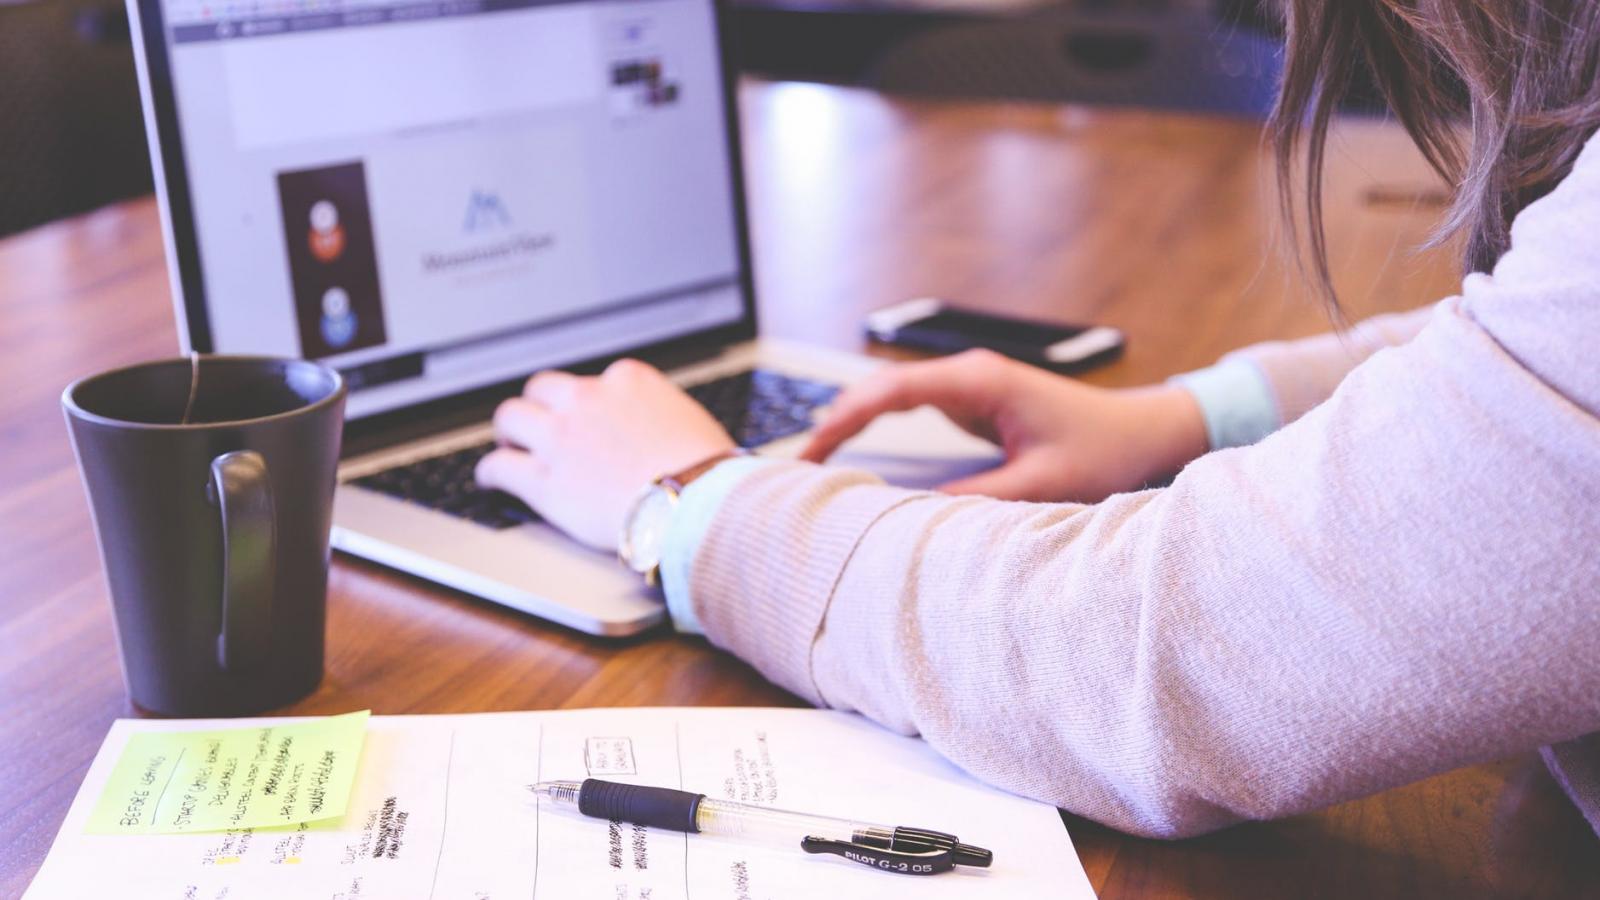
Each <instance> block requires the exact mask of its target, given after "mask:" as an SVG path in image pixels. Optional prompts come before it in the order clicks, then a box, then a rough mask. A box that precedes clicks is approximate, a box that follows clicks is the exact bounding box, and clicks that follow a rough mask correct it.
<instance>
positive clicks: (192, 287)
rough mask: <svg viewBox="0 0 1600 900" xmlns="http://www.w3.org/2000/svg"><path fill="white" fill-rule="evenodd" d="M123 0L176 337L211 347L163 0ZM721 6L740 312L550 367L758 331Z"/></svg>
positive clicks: (435, 401) (413, 412)
mask: <svg viewBox="0 0 1600 900" xmlns="http://www.w3.org/2000/svg"><path fill="white" fill-rule="evenodd" d="M577 2H582V0H577ZM127 3H128V9H129V13H130V15H132V16H133V19H134V22H135V28H134V40H135V42H136V44H137V46H136V47H135V50H136V54H135V55H136V58H137V60H138V68H139V75H140V80H141V82H142V84H141V87H142V88H143V93H144V101H145V130H146V132H147V133H148V140H149V144H150V159H151V165H152V166H153V167H154V168H155V170H156V171H155V180H156V190H157V192H158V194H159V195H160V197H159V199H160V206H161V212H162V224H163V227H164V230H165V232H166V234H165V237H166V242H167V263H168V266H169V267H170V268H172V270H173V271H172V272H171V273H170V275H171V282H172V291H173V305H174V313H175V315H176V316H177V319H178V323H177V324H178V335H179V342H180V344H182V345H183V346H182V348H181V349H182V350H183V351H184V352H190V351H194V352H199V353H214V352H216V347H215V344H214V342H213V340H212V335H211V323H210V315H209V312H208V307H207V305H206V301H207V298H206V292H205V279H204V278H203V276H202V272H203V261H202V260H201V254H200V244H199V240H198V236H197V234H196V231H195V216H194V206H193V196H192V192H191V190H190V185H189V177H188V167H187V164H186V162H185V151H184V147H183V139H182V138H183V131H182V128H181V127H180V124H179V121H178V109H177V99H176V90H175V86H174V84H173V79H172V60H171V58H170V56H169V53H168V47H167V36H166V16H165V13H164V12H163V10H162V8H161V3H162V0H127ZM727 3H728V0H711V5H712V27H713V28H715V29H716V42H717V48H718V57H719V59H718V68H719V70H720V74H721V80H722V97H723V120H724V129H723V130H724V137H725V142H726V146H727V152H728V177H729V178H730V179H731V183H730V187H731V189H732V190H731V197H732V200H733V217H734V232H735V234H734V243H735V246H736V252H737V254H738V265H739V275H738V282H739V291H740V295H741V296H740V300H741V303H740V310H741V313H740V316H739V318H738V319H736V320H734V321H733V322H730V323H728V324H725V325H718V326H714V327H712V328H707V329H702V330H699V331H694V332H690V333H688V334H684V335H680V336H678V337H675V338H672V339H669V340H666V341H659V342H656V343H653V344H649V345H641V346H639V347H633V348H628V349H626V350H624V351H622V352H620V353H616V354H611V355H608V356H606V357H600V358H595V357H589V358H580V359H571V360H557V361H553V362H552V363H551V365H552V366H556V367H560V368H575V369H580V370H593V369H595V368H598V367H599V366H601V365H604V363H606V362H608V361H609V360H611V359H615V358H617V357H619V356H624V355H626V356H638V357H642V358H645V359H651V360H656V359H662V360H665V359H675V358H680V357H690V356H702V355H707V354H709V353H713V352H716V351H717V350H719V349H720V348H722V347H726V346H727V345H729V344H733V343H737V342H739V341H744V340H749V339H751V338H754V337H755V336H756V332H757V327H756V302H755V274H754V271H753V267H752V254H751V249H750V227H749V218H748V206H747V204H746V199H745V179H744V157H743V154H742V146H741V140H740V130H739V96H738V72H737V68H736V66H735V60H737V59H738V53H737V48H736V47H735V46H734V38H733V36H732V34H731V29H729V28H728V27H727V22H728V7H727ZM532 371H533V370H532V369H530V370H529V372H527V373H524V374H523V375H521V376H519V377H516V378H512V379H509V380H505V381H502V382H497V383H494V384H490V385H487V386H483V387H479V388H474V389H471V390H469V391H465V392H458V393H455V394H450V395H446V396H442V397H435V398H431V399H428V400H422V401H418V402H416V403H412V404H407V405H405V406H403V407H400V408H398V409H395V410H390V411H387V412H381V413H374V414H371V415H368V416H363V417H361V418H359V419H347V420H346V423H345V430H346V435H347V437H348V436H350V435H351V434H352V432H359V433H360V434H371V433H376V432H381V431H386V430H388V429H389V428H390V427H392V426H396V425H404V424H406V423H408V422H413V421H415V420H416V419H418V418H419V417H421V416H432V415H435V414H438V413H442V412H446V411H448V410H449V409H450V408H452V407H459V406H463V405H467V406H472V407H478V406H481V405H483V404H485V403H492V402H493V400H494V399H495V398H496V397H500V396H511V395H513V394H515V393H516V392H517V391H518V390H519V389H520V387H521V384H522V382H523V380H524V379H525V378H526V377H527V375H529V374H532Z"/></svg>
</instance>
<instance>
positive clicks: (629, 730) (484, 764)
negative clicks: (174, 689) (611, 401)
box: [25, 709, 1094, 900]
mask: <svg viewBox="0 0 1600 900" xmlns="http://www.w3.org/2000/svg"><path fill="white" fill-rule="evenodd" d="M256 721H262V720H256ZM277 721H280V722H281V721H283V720H277ZM251 724H253V723H252V721H251V720H244V719H235V720H220V721H218V720H211V721H204V722H202V721H193V720H191V721H149V720H128V719H124V720H118V721H117V722H116V723H115V724H113V725H112V727H111V730H110V732H109V733H108V734H107V736H106V740H105V743H104V745H102V746H101V748H100V753H99V755H98V756H97V757H96V758H95V761H94V764H93V765H92V766H91V767H90V769H89V774H88V776H87V777H85V779H84V783H83V786H82V787H81V788H80V789H79V791H78V796H77V799H76V800H75V801H74V802H73V804H72V808H71V810H70V811H69V812H68V813H67V818H66V821H65V823H63V825H62V827H61V833H60V834H59V835H58V836H57V837H56V841H55V845H54V846H53V847H52V848H51V850H50V855H49V857H48V858H47V859H46V860H45V864H44V866H43V868H42V869H41V870H40V872H39V875H38V877H37V878H36V879H35V880H34V882H33V885H32V886H31V887H30V888H29V890H28V893H27V894H26V895H25V896H26V897H27V898H29V900H56V898H62V900H68V898H70V900H79V898H85V897H116V898H118V900H141V898H151V900H156V898H159V900H223V898H226V900H284V898H310V900H321V898H327V900H358V898H383V900H389V898H394V900H410V898H417V900H507V898H521V900H526V898H534V900H567V898H580V897H593V898H604V900H689V898H693V900H721V898H726V900H768V898H784V897H826V898H829V900H838V898H846V897H873V898H894V897H902V896H903V897H906V898H914V900H928V898H940V897H951V898H972V897H1060V898H1076V897H1093V896H1094V893H1093V890H1092V889H1091V888H1090V886H1089V881H1088V878H1087V876H1086V875H1085V874H1084V871H1083V867H1082V866H1081V865H1080V864H1079V862H1078V858H1077V854H1076V853H1075V852H1074V850H1073V848H1072V841H1071V839H1070V838H1069V837H1068V835H1067V831H1066V828H1065V827H1064V826H1063V825H1062V823H1061V819H1060V817H1059V816H1058V815H1057V813H1056V811H1055V810H1054V809H1053V808H1051V807H1050V806H1049V805H1047V804H1043V803H1036V802H1033V801H1031V800H1024V799H1022V798H1019V797H1015V796H1012V795H1009V794H1006V793H1003V792H1000V791H997V790H994V789H993V788H989V787H986V786H984V785H983V784H981V783H979V782H978V781H976V780H974V779H973V778H971V777H970V776H968V775H966V774H964V773H963V772H961V771H960V770H959V769H957V768H956V767H954V766H953V765H951V764H950V763H948V762H946V761H945V760H944V759H942V758H941V757H939V755H938V754H936V753H934V752H933V751H932V750H931V749H930V748H929V747H928V746H927V745H926V744H924V743H923V742H922V741H920V740H917V739H914V738H905V737H900V736H898V735H894V734H892V733H890V732H887V731H884V730H883V729H881V728H878V727H877V726H875V725H873V724H871V723H869V722H867V721H866V720H864V719H861V718H859V717H857V716H852V715H848V714H844V713H837V712H828V711H822V710H795V709H596V710H572V711H562V712H529V713H490V714H479V715H451V716H374V717H373V718H372V719H371V721H370V725H369V729H368V733H367V743H366V747H365V748H364V750H363V751H362V757H361V764H360V769H359V771H358V773H357V776H356V785H355V788H354V791H353V793H352V796H351V799H350V806H349V811H348V812H347V813H346V814H345V816H344V817H343V818H342V819H338V820H332V821H329V822H320V823H315V824H312V825H309V826H307V825H301V826H294V827H290V828H285V829H270V830H269V829H256V830H242V831H230V832H217V833H211V834H169V835H139V836H108V835H91V834H86V833H84V825H85V822H86V821H87V818H88V814H89V810H90V808H91V807H92V806H93V803H94V800H95V798H96V797H97V796H98V795H99V793H100V790H101V787H102V785H103V784H104V782H105V779H106V777H107V775H108V774H109V773H110V771H111V767H112V765H113V764H114V763H115V762H116V759H117V757H118V755H119V754H120V753H121V751H122V746H123V744H124V743H125V742H126V741H127V737H128V735H129V734H130V733H132V732H134V731H140V730H158V729H162V730H165V729H184V728H216V727H230V726H231V727H244V726H248V725H251ZM591 776H592V777H604V778H607V779H610V780H614V781H627V782H632V783H638V784H652V785H659V786H663V787H672V788H680V789H684V790H690V791H693V792H696V793H703V794H706V795H707V796H710V797H717V798H724V799H731V800H738V801H740V802H745V803H752V804H759V805H764V806H771V807H776V808H781V809H791V810H796V811H800V812H807V813H814V814H817V815H826V816H836V817H840V818H848V819H854V820H859V821H867V822H875V823H882V824H885V825H915V826H919V827H924V828H932V829H935V830H940V831H946V832H950V833H953V834H957V835H959V836H960V837H961V839H962V840H963V841H965V842H967V843H972V844H977V845H979V846H983V847H988V848H989V849H991V850H993V851H994V865H993V866H992V867H991V868H989V869H971V868H965V867H958V868H957V869H956V870H955V871H953V872H949V873H946V874H941V875H935V876H927V877H916V876H906V875H895V874H888V873H884V872H878V871H874V870H872V869H869V868H867V867H864V866H861V865H859V864H857V863H852V862H848V861H845V860H842V859H838V858H836V857H824V856H810V855H807V854H805V853H802V852H801V851H800V850H799V848H798V847H794V848H788V847H774V846H770V845H763V844H756V843H749V842H742V841H736V840H731V839H720V838H715V837H710V836H706V835H685V834H679V833H675V832H668V831H661V830H658V829H645V828H637V827H635V826H632V825H629V824H626V823H623V824H620V825H612V824H611V823H608V822H604V821H600V820H597V819H589V818H585V817H582V816H580V815H578V814H577V813H576V812H575V811H571V810H569V809H563V808H559V807H555V806H552V805H551V804H549V803H539V802H537V801H536V800H535V798H534V797H533V795H532V794H531V793H530V792H529V791H528V790H527V787H526V786H527V785H528V784H531V783H533V782H536V781H541V780H558V779H559V780H581V779H583V778H586V777H591Z"/></svg>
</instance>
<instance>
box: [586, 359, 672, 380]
mask: <svg viewBox="0 0 1600 900" xmlns="http://www.w3.org/2000/svg"><path fill="white" fill-rule="evenodd" d="M652 375H653V376H656V377H658V378H659V377H662V375H661V370H659V369H657V368H656V367H655V366H652V365H650V364H649V363H647V362H644V361H642V360H637V359H632V358H629V357H624V358H622V359H619V360H617V361H616V362H613V363H612V364H611V365H609V366H606V370H605V371H604V372H602V373H600V377H601V378H605V379H608V380H612V381H629V380H632V379H635V378H647V377H650V376H652Z"/></svg>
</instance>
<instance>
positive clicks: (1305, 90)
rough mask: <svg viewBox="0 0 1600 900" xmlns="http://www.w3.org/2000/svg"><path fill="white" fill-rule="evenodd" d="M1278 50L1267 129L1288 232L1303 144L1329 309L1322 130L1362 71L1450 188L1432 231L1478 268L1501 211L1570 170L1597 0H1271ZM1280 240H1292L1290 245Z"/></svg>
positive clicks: (1585, 126) (1592, 106)
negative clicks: (1283, 39) (1279, 77)
mask: <svg viewBox="0 0 1600 900" xmlns="http://www.w3.org/2000/svg"><path fill="white" fill-rule="evenodd" d="M1283 5H1284V16H1285V32H1286V36H1287V49H1286V51H1285V53H1286V58H1285V64H1284V75H1283V87H1282V89H1281V91H1280V92H1279V95H1278V103H1277V107H1276V108H1275V109H1274V110H1273V114H1272V123H1271V132H1272V137H1273V144H1274V148H1275V150H1276V152H1277V159H1278V183H1279V188H1280V193H1281V196H1282V203H1283V212H1284V217H1285V221H1286V222H1287V224H1288V228H1289V234H1290V236H1291V238H1293V237H1294V235H1295V234H1296V231H1297V228H1296V222H1297V219H1298V215H1297V210H1296V203H1295V201H1294V193H1293V189H1294V187H1295V184H1294V182H1295V178H1294V174H1293V172H1294V165H1295V163H1296V162H1297V160H1298V157H1299V154H1300V152H1301V150H1302V147H1303V149H1304V151H1305V153H1306V159H1305V162H1306V170H1305V181H1304V184H1303V188H1304V190H1305V226H1306V235H1305V237H1306V239H1307V243H1308V244H1309V250H1310V262H1311V264H1312V267H1313V274H1314V276H1315V278H1316V280H1317V281H1318V282H1319V284H1320V287H1321V288H1322V290H1323V292H1324V295H1325V297H1326V299H1327V301H1328V303H1329V307H1330V310H1331V311H1332V312H1333V313H1335V315H1337V314H1338V313H1339V307H1338V301H1337V298H1336V297H1335V296H1334V293H1333V286H1332V282H1331V280H1330V277H1329V271H1328V258H1327V245H1326V241H1325V238H1324V235H1323V230H1322V162H1323V157H1324V148H1325V144H1326V140H1327V133H1328V126H1329V123H1330V121H1331V120H1332V118H1333V115H1334V113H1335V112H1336V111H1337V109H1338V106H1339V102H1340V101H1341V99H1343V98H1344V96H1345V95H1346V93H1347V92H1348V91H1349V90H1350V87H1351V84H1352V83H1353V82H1354V81H1355V80H1356V78H1357V76H1358V75H1359V73H1360V70H1361V69H1362V68H1365V69H1366V70H1367V71H1368V72H1370V73H1371V76H1372V79H1373V80H1374V81H1375V82H1376V85H1377V87H1378V90H1379V91H1380V93H1381V94H1382V95H1383V97H1384V99H1385V100H1387V101H1388V104H1389V108H1390V110H1391V112H1392V114H1393V115H1394V117H1395V118H1396V119H1398V120H1399V122H1400V124H1401V125H1402V126H1404V127H1405V129H1406V131H1407V132H1408V133H1409V134H1410V135H1411V138H1412V140H1413V141H1415V142H1416V144H1417V146H1418V147H1419V148H1420V149H1421V151H1422V154H1423V156H1424V157H1425V158H1426V159H1427V161H1428V163H1429V164H1430V165H1431V166H1432V167H1433V168H1434V169H1435V170H1436V171H1438V172H1439V174H1440V175H1442V176H1443V177H1444V178H1445V180H1446V181H1447V182H1448V183H1449V185H1450V187H1451V189H1452V203H1451V206H1450V209H1449V212H1448V214H1447V215H1446V216H1445V219H1444V221H1443V223H1442V224H1441V225H1440V227H1439V229H1438V231H1437V233H1436V234H1435V237H1434V240H1433V241H1432V242H1431V243H1434V244H1437V243H1440V242H1443V241H1445V240H1448V239H1450V238H1452V237H1455V236H1457V235H1460V236H1461V237H1462V238H1463V242H1462V246H1463V249H1464V254H1465V255H1464V259H1463V265H1464V269H1465V270H1466V271H1487V270H1488V269H1490V268H1491V267H1493V265H1494V263H1495V261H1496V260H1497V259H1499V258H1500V255H1501V254H1502V253H1504V252H1505V250H1506V248H1507V246H1508V245H1509V244H1510V228H1511V220H1512V218H1513V217H1514V216H1515V215H1516V214H1517V213H1518V212H1519V211H1520V210H1521V209H1522V208H1523V207H1524V206H1527V205H1528V204H1529V203H1532V202H1533V201H1534V200H1537V199H1538V198H1539V197H1542V196H1544V195H1545V194H1546V193H1548V192H1549V191H1550V189H1551V188H1553V187H1555V185H1556V183H1557V182H1559V181H1560V180H1561V179H1562V178H1563V177H1565V176H1566V174H1567V172H1568V171H1569V170H1570V169H1571V168H1572V162H1573V160H1574V159H1575V158H1576V157H1577V155H1578V152H1579V150H1581V149H1582V147H1583V144H1584V142H1585V140H1587V139H1588V137H1589V135H1590V134H1592V133H1593V132H1594V131H1595V129H1596V126H1597V125H1600V0H1283ZM1291 245H1292V246H1298V245H1297V244H1295V243H1294V242H1293V241H1291Z"/></svg>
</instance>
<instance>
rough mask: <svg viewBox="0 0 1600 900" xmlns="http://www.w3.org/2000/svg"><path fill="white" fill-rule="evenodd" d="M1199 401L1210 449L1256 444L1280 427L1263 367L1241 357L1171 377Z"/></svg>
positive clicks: (1276, 407) (1276, 408) (1276, 409)
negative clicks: (1262, 370) (1262, 371)
mask: <svg viewBox="0 0 1600 900" xmlns="http://www.w3.org/2000/svg"><path fill="white" fill-rule="evenodd" d="M1172 381H1173V382H1174V383H1176V384H1179V385H1182V386H1183V387H1184V388H1186V389H1188V391H1189V393H1191V394H1193V395H1194V399H1195V400H1196V401H1197V402H1199V404H1200V413H1201V415H1202V416H1204V418H1205V421H1206V438H1207V439H1208V440H1209V441H1210V442H1211V449H1213V450H1221V449H1223V448H1224V447H1243V446H1246V445H1249V444H1254V443H1255V442H1256V441H1259V440H1261V439H1262V438H1264V437H1266V436H1267V435H1269V434H1271V433H1273V432H1274V431H1277V430H1278V428H1279V426H1281V425H1282V424H1283V423H1282V422H1280V421H1279V420H1278V404H1277V402H1276V401H1275V400H1273V398H1272V386H1271V385H1270V384H1268V383H1267V376H1265V375H1263V374H1262V373H1261V368H1260V367H1259V366H1257V365H1256V364H1255V363H1253V362H1251V361H1250V360H1248V359H1244V358H1242V357H1235V358H1233V359H1226V360H1223V361H1222V362H1219V363H1217V364H1216V365H1214V366H1211V367H1209V368H1205V369H1197V370H1195V371H1193V372H1189V373H1187V374H1184V375H1177V376H1174V377H1173V378H1172Z"/></svg>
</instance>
